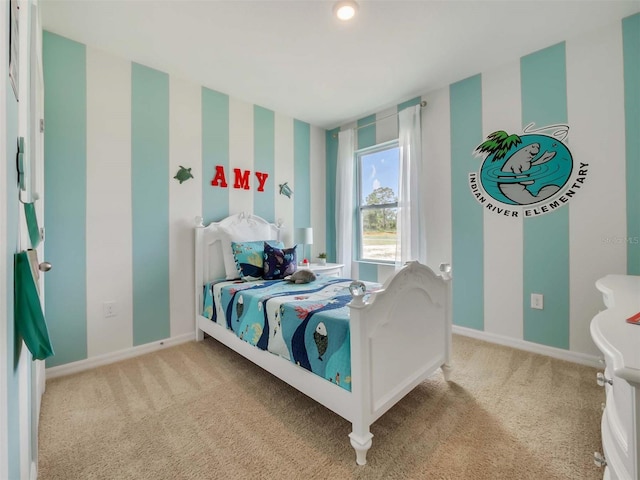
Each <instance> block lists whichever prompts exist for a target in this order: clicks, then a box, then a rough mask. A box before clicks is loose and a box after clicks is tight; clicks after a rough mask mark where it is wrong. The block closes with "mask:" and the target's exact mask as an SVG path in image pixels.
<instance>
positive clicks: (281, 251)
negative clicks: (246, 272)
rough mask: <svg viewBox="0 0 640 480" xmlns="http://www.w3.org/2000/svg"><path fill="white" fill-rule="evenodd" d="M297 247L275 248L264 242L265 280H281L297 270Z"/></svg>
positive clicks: (263, 276)
mask: <svg viewBox="0 0 640 480" xmlns="http://www.w3.org/2000/svg"><path fill="white" fill-rule="evenodd" d="M297 263H298V262H297V256H296V247H295V245H294V246H293V247H291V248H274V247H272V246H271V245H269V244H268V243H266V242H265V244H264V269H263V275H262V278H264V279H265V280H281V279H283V278H284V277H286V276H288V275H291V274H292V273H293V272H295V271H296V265H297Z"/></svg>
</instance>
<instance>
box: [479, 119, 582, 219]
mask: <svg viewBox="0 0 640 480" xmlns="http://www.w3.org/2000/svg"><path fill="white" fill-rule="evenodd" d="M568 134H569V126H568V125H564V124H557V125H549V126H546V127H542V128H534V124H533V123H531V124H529V125H527V126H526V127H525V128H524V130H523V133H522V134H521V135H516V134H509V133H508V132H506V131H504V130H498V131H495V132H493V133H491V134H489V135H488V136H487V138H486V140H485V141H484V142H482V143H481V144H480V145H478V146H477V147H476V148H475V149H474V151H473V155H475V156H476V157H480V158H482V165H481V167H480V171H479V172H470V173H469V188H470V189H471V193H472V194H473V195H474V196H475V197H476V200H477V201H478V203H480V204H481V205H482V206H483V207H484V208H486V209H487V210H489V211H491V212H494V213H497V214H499V215H503V216H507V217H519V218H523V217H524V218H526V217H534V216H538V215H542V214H545V213H549V212H552V211H553V210H555V209H558V208H561V207H562V206H564V204H566V203H567V202H568V201H569V200H570V199H571V197H573V196H574V195H575V194H576V193H577V191H579V189H580V188H582V186H583V184H584V182H585V179H586V176H587V173H588V167H589V164H587V163H582V162H576V165H574V160H573V156H572V155H571V152H570V151H569V149H568V148H567V145H565V143H564V140H565V138H566V137H567V136H568ZM577 163H579V166H578V165H577ZM576 166H577V167H578V168H575V167H576Z"/></svg>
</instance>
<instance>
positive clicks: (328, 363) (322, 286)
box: [203, 276, 375, 391]
mask: <svg viewBox="0 0 640 480" xmlns="http://www.w3.org/2000/svg"><path fill="white" fill-rule="evenodd" d="M350 283H351V280H346V279H338V278H335V277H328V276H327V277H323V276H318V278H317V279H316V280H315V281H313V282H311V283H306V284H292V283H289V282H285V281H283V280H261V281H256V282H229V281H224V282H219V283H213V284H209V285H206V286H205V295H204V297H205V298H204V310H203V315H204V316H205V317H207V318H209V319H211V320H213V321H214V322H216V323H218V324H220V325H223V326H225V327H226V328H228V329H229V330H232V331H233V332H234V333H235V334H236V335H237V336H238V337H239V338H240V339H242V340H244V341H245V342H248V343H250V344H251V345H254V346H256V347H258V348H260V349H262V350H267V351H269V352H271V353H273V354H275V355H279V356H281V357H283V358H286V359H288V360H290V361H291V362H293V363H295V364H297V365H299V366H300V367H302V368H306V369H307V370H309V371H311V372H313V373H315V374H316V375H319V376H321V377H323V378H325V379H327V380H329V381H330V382H333V383H335V384H336V385H338V386H340V387H342V388H344V389H345V390H348V391H351V346H350V336H349V307H347V306H346V305H347V303H349V302H350V301H351V294H350V293H349V288H348V287H349V284H350ZM374 287H375V285H374V284H370V285H367V288H368V289H372V288H374Z"/></svg>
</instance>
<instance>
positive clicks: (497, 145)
mask: <svg viewBox="0 0 640 480" xmlns="http://www.w3.org/2000/svg"><path fill="white" fill-rule="evenodd" d="M521 143H522V139H521V138H520V137H519V136H518V135H516V134H515V133H514V134H512V135H509V134H508V133H507V132H505V131H504V130H498V131H497V132H493V133H491V134H489V136H487V140H485V141H484V142H482V143H481V144H480V145H478V146H477V147H476V149H475V150H474V153H475V154H476V155H478V156H483V154H485V153H486V154H487V157H488V156H491V155H493V159H492V160H491V161H492V162H495V161H496V160H501V159H503V158H504V156H505V155H506V154H507V152H508V151H509V149H510V148H511V147H513V146H515V145H520V144H521Z"/></svg>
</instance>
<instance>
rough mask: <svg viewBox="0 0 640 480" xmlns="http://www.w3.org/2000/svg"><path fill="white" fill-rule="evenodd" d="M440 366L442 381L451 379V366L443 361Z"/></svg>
mask: <svg viewBox="0 0 640 480" xmlns="http://www.w3.org/2000/svg"><path fill="white" fill-rule="evenodd" d="M441 368H442V375H443V376H444V381H445V382H448V381H449V380H451V370H453V368H452V367H451V364H450V363H443V364H442V367H441Z"/></svg>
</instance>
